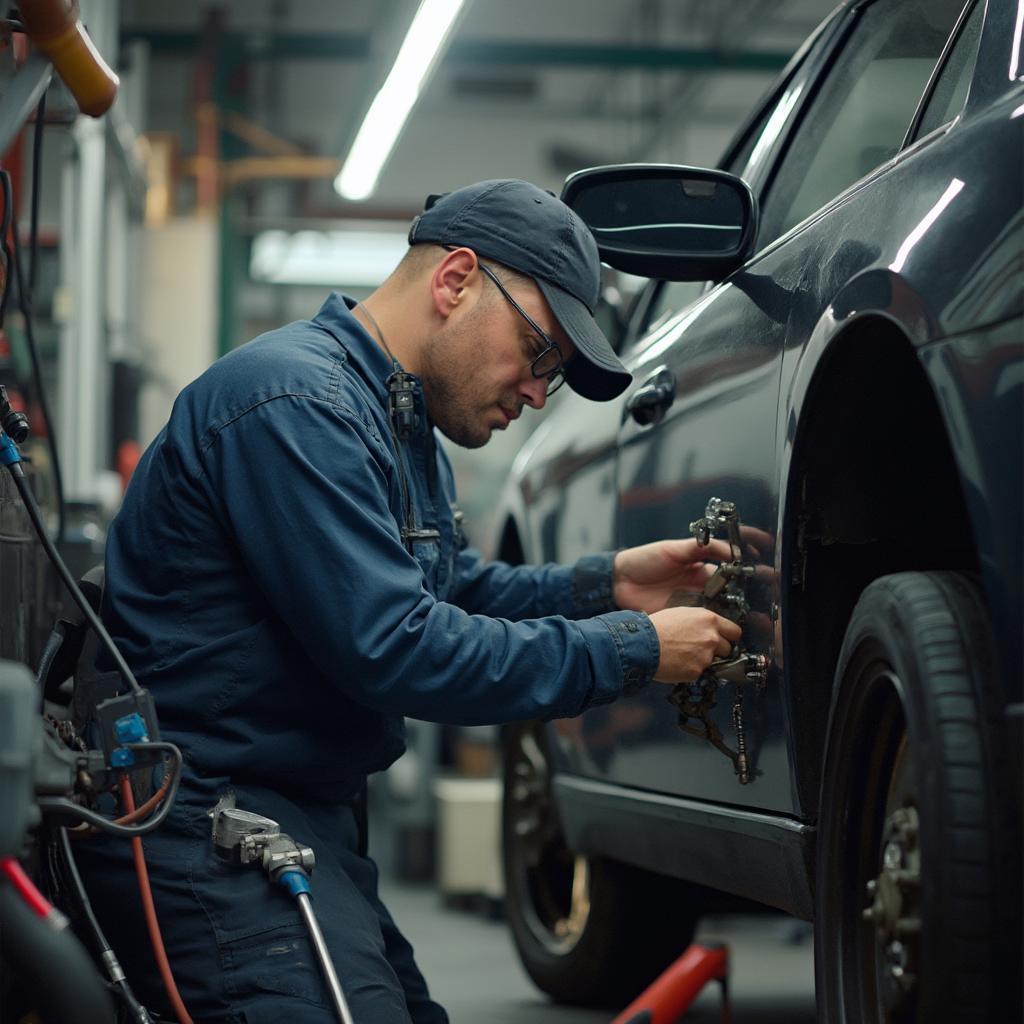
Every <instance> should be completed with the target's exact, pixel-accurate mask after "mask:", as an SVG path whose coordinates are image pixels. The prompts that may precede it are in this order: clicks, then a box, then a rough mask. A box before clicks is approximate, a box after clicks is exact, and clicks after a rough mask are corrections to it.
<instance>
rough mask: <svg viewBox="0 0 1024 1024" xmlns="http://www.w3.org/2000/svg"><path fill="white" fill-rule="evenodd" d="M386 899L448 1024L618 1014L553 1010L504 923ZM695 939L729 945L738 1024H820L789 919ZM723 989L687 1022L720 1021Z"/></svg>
mask: <svg viewBox="0 0 1024 1024" xmlns="http://www.w3.org/2000/svg"><path fill="white" fill-rule="evenodd" d="M381 895H382V897H383V898H384V902H385V903H386V904H387V905H388V907H389V909H390V910H391V913H392V915H393V916H394V918H395V920H396V921H397V922H398V925H399V927H400V928H401V929H402V930H403V932H404V933H405V934H406V936H407V937H408V939H409V940H410V942H412V944H413V947H414V948H415V950H416V956H417V960H418V962H419V965H420V968H421V969H422V971H423V973H424V975H425V976H426V979H427V982H428V984H429V986H430V990H431V994H432V995H433V997H434V998H435V999H437V1001H438V1002H440V1003H441V1004H442V1005H443V1006H445V1007H446V1009H447V1010H448V1013H449V1015H450V1016H451V1020H452V1024H471V1022H472V1024H608V1022H609V1021H610V1019H611V1017H612V1014H609V1013H605V1012H595V1011H593V1010H578V1009H573V1008H569V1007H562V1006H555V1005H554V1004H552V1003H550V1002H548V1001H547V1000H546V999H545V997H544V996H543V994H542V993H541V992H539V991H538V990H537V989H536V988H534V986H533V984H532V982H531V981H530V979H529V978H528V977H527V975H526V974H525V972H524V971H523V969H522V967H521V966H520V964H519V959H518V957H517V956H516V953H515V949H514V947H513V945H512V939H511V936H510V935H509V932H508V929H507V927H506V925H505V924H504V923H503V922H500V921H493V920H488V919H487V918H485V917H484V916H482V915H480V914H475V913H471V912H468V911H457V910H451V909H446V907H445V906H444V904H443V901H442V900H441V897H440V896H439V895H438V894H437V892H436V890H434V889H432V888H430V887H427V886H411V885H406V884H398V883H393V882H388V883H384V884H382V886H381ZM698 938H700V939H704V940H707V941H719V942H726V943H728V944H729V946H730V949H731V952H732V975H731V986H730V987H731V994H732V1008H733V1024H814V1019H815V1014H814V965H813V952H812V948H811V947H812V944H811V939H810V931H809V929H808V928H807V926H805V925H803V924H801V923H800V922H796V921H793V919H791V918H786V917H781V916H779V917H776V916H761V917H723V918H718V919H714V920H708V921H706V922H705V923H704V924H703V925H702V927H701V930H700V932H699V934H698ZM719 1006H720V997H719V989H718V986H717V985H713V986H710V987H709V988H707V989H705V991H704V992H703V993H702V994H701V996H700V998H699V999H698V1001H697V1003H696V1004H695V1005H694V1007H693V1009H692V1010H691V1012H690V1013H689V1014H688V1015H687V1017H686V1018H685V1020H686V1021H687V1024H713V1022H717V1021H719V1020H720V1017H719Z"/></svg>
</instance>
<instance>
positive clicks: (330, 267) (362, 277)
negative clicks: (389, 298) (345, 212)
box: [249, 226, 409, 288]
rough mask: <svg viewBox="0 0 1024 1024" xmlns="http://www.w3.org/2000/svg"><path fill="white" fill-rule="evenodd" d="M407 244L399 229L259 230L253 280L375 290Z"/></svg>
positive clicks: (254, 245) (252, 259)
mask: <svg viewBox="0 0 1024 1024" xmlns="http://www.w3.org/2000/svg"><path fill="white" fill-rule="evenodd" d="M408 245H409V242H408V238H407V232H406V229H405V228H404V226H403V227H402V228H401V229H400V230H395V231H360V230H352V229H349V230H344V231H295V232H289V231H279V230H275V231H261V232H260V233H259V234H258V235H256V237H255V238H254V239H253V243H252V255H251V257H250V259H249V276H250V277H251V278H252V279H253V280H254V281H268V282H270V283H272V284H307V285H326V286H328V287H333V288H345V287H348V288H355V287H359V288H376V287H377V285H379V284H380V283H381V282H382V281H383V280H384V278H386V277H387V276H388V274H390V273H391V271H392V270H394V269H395V267H396V266H397V265H398V261H399V260H400V259H401V258H402V257H403V256H404V255H405V251H406V249H407V248H408Z"/></svg>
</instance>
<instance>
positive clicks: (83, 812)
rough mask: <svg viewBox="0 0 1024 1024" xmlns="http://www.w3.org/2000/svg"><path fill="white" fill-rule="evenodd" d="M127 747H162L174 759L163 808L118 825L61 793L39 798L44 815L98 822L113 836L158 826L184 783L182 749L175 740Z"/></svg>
mask: <svg viewBox="0 0 1024 1024" xmlns="http://www.w3.org/2000/svg"><path fill="white" fill-rule="evenodd" d="M127 747H128V749H129V750H137V751H139V752H140V753H142V752H147V751H151V750H163V751H166V752H167V753H168V754H170V755H171V757H172V758H173V759H174V764H173V766H172V767H171V769H170V770H171V771H172V772H173V774H172V775H171V784H170V786H168V787H167V794H166V795H165V796H164V798H163V800H162V801H161V802H160V810H159V811H157V812H156V814H154V815H153V816H152V817H151V818H147V819H146V821H145V822H144V823H143V824H141V825H118V824H117V823H116V822H113V821H111V820H110V819H109V818H107V817H104V816H103V815H102V814H99V813H97V812H96V811H94V810H91V809H90V808H88V807H83V806H82V805H81V804H76V803H75V802H74V801H73V800H69V799H67V797H62V796H57V797H54V796H41V797H39V798H38V800H37V801H36V802H37V803H38V805H39V810H41V811H42V812H43V814H44V815H50V816H52V817H55V818H69V819H72V820H74V821H85V822H88V823H89V824H90V825H95V826H96V828H98V829H99V830H100V831H101V832H107V833H109V834H110V835H113V836H121V837H122V838H124V839H133V838H134V837H135V836H144V835H146V834H147V833H149V832H153V831H155V830H156V829H158V828H159V827H160V826H161V825H162V824H163V823H164V821H165V819H166V818H167V815H168V814H170V813H171V805H172V804H173V803H174V798H175V797H176V796H177V795H178V786H179V785H180V783H181V751H180V750H179V749H178V748H177V747H176V746H175V745H174V744H173V743H129V744H127Z"/></svg>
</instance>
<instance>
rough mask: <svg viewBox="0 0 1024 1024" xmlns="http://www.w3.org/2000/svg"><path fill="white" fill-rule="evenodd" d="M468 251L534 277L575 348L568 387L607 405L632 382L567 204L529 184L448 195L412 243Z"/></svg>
mask: <svg viewBox="0 0 1024 1024" xmlns="http://www.w3.org/2000/svg"><path fill="white" fill-rule="evenodd" d="M422 243H433V244H435V245H455V246H465V247H466V248H468V249H472V250H473V251H474V252H475V253H476V254H477V255H478V256H483V257H485V258H487V259H490V260H494V261H495V262H496V263H501V264H503V265H504V266H506V267H510V268H511V269H512V270H518V271H519V273H521V274H525V275H526V276H527V277H531V278H533V280H534V281H536V282H537V287H538V288H540V290H541V293H542V294H543V296H544V298H545V299H546V300H547V303H548V305H549V306H550V307H551V312H552V313H554V315H555V318H556V319H557V320H558V322H559V324H561V326H562V330H563V331H565V333H566V334H567V335H568V336H569V338H570V339H571V341H572V343H573V344H574V345H575V346H576V351H577V355H576V357H575V358H573V359H572V360H570V362H569V363H568V364H567V366H566V368H565V369H566V372H565V380H566V383H567V384H568V385H569V387H571V388H572V389H573V390H574V391H576V392H578V393H579V394H581V395H583V396H584V397H585V398H592V399H595V400H596V401H599V402H601V401H607V400H608V399H611V398H615V397H616V396H617V395H621V394H622V392H623V391H625V390H626V388H627V387H628V386H629V382H630V381H631V380H632V376H631V374H630V373H629V372H628V371H627V370H626V368H625V367H624V366H623V365H622V363H620V362H619V360H618V357H617V356H616V355H615V352H614V350H613V349H612V347H611V345H610V344H609V342H608V339H607V338H606V337H605V336H604V334H603V332H602V331H601V328H600V327H598V325H597V322H596V321H595V320H594V312H595V311H596V309H597V300H598V296H599V295H600V289H601V262H600V260H599V259H598V255H597V243H596V242H595V241H594V236H593V235H592V234H591V233H590V229H589V228H588V227H587V226H586V224H584V223H583V221H582V220H580V218H579V217H577V216H576V214H575V213H573V211H572V210H570V209H569V207H568V206H566V205H565V203H563V202H562V201H561V200H560V199H558V198H556V197H555V196H553V195H552V194H551V193H550V192H545V191H544V190H543V189H540V188H537V186H536V185H531V184H530V183H529V182H528V181H518V180H516V179H512V178H508V179H501V180H498V181H478V182H477V183H476V184H475V185H467V186H466V187H465V188H460V189H457V190H456V191H454V192H447V193H445V194H444V195H441V196H431V197H430V199H428V200H427V208H426V209H425V210H424V211H423V213H421V214H420V215H419V216H418V217H417V218H416V219H415V220H414V221H413V222H412V227H411V228H410V229H409V244H410V245H417V244H422Z"/></svg>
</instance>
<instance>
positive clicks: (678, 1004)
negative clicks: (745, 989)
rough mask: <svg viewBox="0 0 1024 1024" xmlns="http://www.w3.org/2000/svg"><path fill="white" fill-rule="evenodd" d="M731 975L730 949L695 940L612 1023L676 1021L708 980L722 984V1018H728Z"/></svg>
mask: <svg viewBox="0 0 1024 1024" xmlns="http://www.w3.org/2000/svg"><path fill="white" fill-rule="evenodd" d="M728 976H729V950H728V948H726V947H724V946H722V947H718V948H715V947H709V946H701V945H698V944H697V943H696V942H695V943H694V944H693V945H692V946H690V947H689V948H688V949H687V950H686V952H685V953H684V954H683V955H682V956H681V957H680V958H679V959H678V960H676V962H675V963H674V964H672V965H671V966H670V967H669V968H668V969H667V970H666V971H665V972H664V973H663V974H661V975H659V977H658V978H656V979H655V980H654V981H653V982H652V983H651V984H650V985H649V986H648V987H647V988H646V989H644V991H643V992H641V993H640V995H639V996H637V997H636V999H634V1000H633V1002H631V1003H630V1004H629V1006H627V1007H626V1009H624V1010H623V1011H622V1013H620V1014H619V1015H618V1017H616V1018H615V1020H614V1021H612V1024H676V1022H677V1021H678V1020H679V1018H680V1017H682V1015H683V1014H684V1013H685V1012H686V1011H687V1010H688V1009H689V1008H690V1005H691V1004H692V1003H693V1001H694V1000H695V999H696V998H697V996H698V995H699V994H700V991H701V989H702V988H703V987H704V986H705V985H706V984H707V983H708V982H709V981H719V982H722V983H723V993H722V994H723V1006H722V1020H723V1022H725V1021H728V1020H729V1005H728V1000H727V998H725V989H724V984H725V981H726V979H727V978H728Z"/></svg>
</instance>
